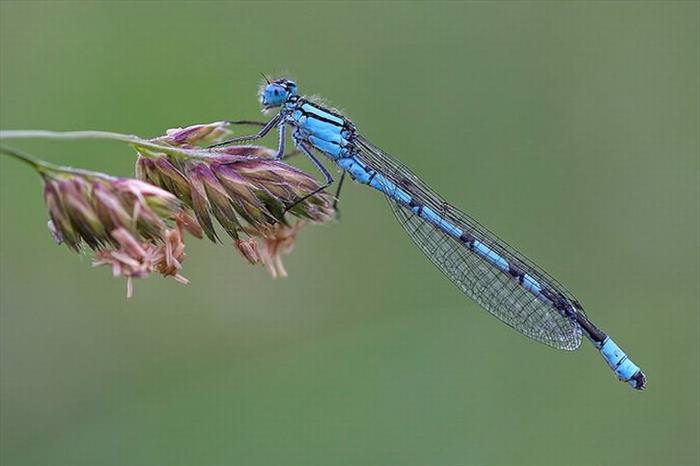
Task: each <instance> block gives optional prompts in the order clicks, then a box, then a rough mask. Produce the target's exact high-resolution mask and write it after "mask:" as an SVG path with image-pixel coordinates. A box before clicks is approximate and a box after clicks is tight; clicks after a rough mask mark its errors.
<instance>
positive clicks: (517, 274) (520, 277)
mask: <svg viewBox="0 0 700 466" xmlns="http://www.w3.org/2000/svg"><path fill="white" fill-rule="evenodd" d="M508 273H509V274H510V276H511V277H513V278H514V279H516V280H517V281H518V283H520V284H521V285H522V284H523V281H524V279H525V272H523V271H522V270H521V269H520V267H518V266H517V265H514V264H512V263H510V262H509V263H508Z"/></svg>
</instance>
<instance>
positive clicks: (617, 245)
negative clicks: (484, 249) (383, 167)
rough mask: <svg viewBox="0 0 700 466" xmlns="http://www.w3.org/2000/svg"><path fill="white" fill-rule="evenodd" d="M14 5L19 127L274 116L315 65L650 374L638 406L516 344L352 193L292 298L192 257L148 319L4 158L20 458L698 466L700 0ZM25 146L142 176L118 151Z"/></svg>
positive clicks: (9, 89)
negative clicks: (65, 236)
mask: <svg viewBox="0 0 700 466" xmlns="http://www.w3.org/2000/svg"><path fill="white" fill-rule="evenodd" d="M0 13H1V15H0V16H1V23H0V25H1V29H0V39H1V40H0V52H1V54H0V102H1V108H0V117H1V120H0V126H1V127H2V128H3V129H19V128H42V129H54V130H69V129H103V130H113V131H121V132H127V133H133V134H138V135H142V136H155V135H158V134H160V133H162V132H163V130H164V129H165V128H169V127H176V126H181V125H187V124H191V123H197V122H208V121H214V120H219V119H226V118H234V119H235V118H260V115H259V108H258V103H257V100H256V95H255V92H256V86H257V85H258V82H259V80H260V75H259V72H266V73H271V74H279V73H282V72H285V73H290V74H291V75H292V76H294V77H295V78H296V79H297V80H298V82H299V84H300V87H301V90H302V92H305V93H309V94H316V93H318V94H320V95H323V96H324V97H326V98H327V99H329V101H330V102H332V103H333V104H335V105H337V106H338V107H339V108H341V109H343V111H345V112H347V114H348V115H349V116H350V117H351V118H352V119H353V120H354V121H355V123H356V124H357V125H358V126H359V128H360V130H361V131H362V132H363V133H365V134H366V135H367V136H368V137H369V138H370V139H371V140H373V141H374V142H375V143H377V144H378V145H380V146H381V147H383V148H385V149H386V150H388V151H389V152H391V153H394V154H396V155H397V156H399V158H400V159H401V160H403V161H404V162H405V163H407V164H408V165H409V166H411V167H412V168H413V169H414V170H415V171H416V172H417V173H420V174H421V175H422V176H423V177H424V178H425V180H426V181H428V182H429V183H430V184H431V185H433V186H434V187H435V188H436V189H437V190H438V191H439V192H440V193H441V194H443V195H444V196H445V197H447V198H448V199H450V200H451V201H452V202H454V203H455V204H456V205H458V206H460V207H461V208H462V209H464V210H465V211H467V212H469V213H471V214H472V215H474V216H475V217H476V218H478V219H480V221H481V222H482V223H484V224H485V225H486V226H488V227H489V228H491V229H492V230H495V231H496V232H498V233H499V235H500V236H501V237H503V238H504V239H506V240H508V241H509V242H510V243H511V244H512V245H514V246H516V247H517V248H518V249H520V250H522V251H525V252H526V253H527V255H528V256H529V257H531V258H533V259H534V260H536V261H537V262H538V263H539V264H542V265H544V266H545V267H546V268H547V270H549V271H550V273H551V274H553V275H554V276H556V277H557V278H558V279H559V280H560V281H562V282H563V283H565V284H567V286H568V288H570V289H571V290H572V291H573V292H575V293H576V294H577V295H578V296H579V297H580V298H581V300H582V301H583V303H584V304H585V305H586V308H587V310H588V314H589V316H591V318H592V319H593V321H594V322H596V323H598V324H599V325H600V326H601V327H602V328H603V329H605V330H607V331H608V332H609V333H610V334H611V335H613V336H614V337H615V338H616V340H617V341H618V342H619V343H621V345H622V346H623V347H624V348H625V349H626V350H627V351H628V352H629V353H630V354H631V355H632V357H633V359H634V360H635V361H636V362H637V363H638V364H639V365H640V366H642V367H643V368H644V369H645V371H646V372H647V374H648V377H649V388H648V390H647V391H646V392H643V393H637V392H635V391H633V390H632V389H630V388H629V387H627V386H626V385H624V384H621V383H619V382H617V381H616V380H615V379H614V376H613V375H612V374H611V373H610V371H609V370H608V369H607V368H606V367H605V365H604V363H603V362H602V360H601V358H600V357H599V355H598V354H596V352H595V351H594V350H593V349H592V347H591V346H590V345H589V344H588V343H585V344H584V345H583V346H582V348H581V350H580V351H579V352H576V353H564V352H558V351H554V350H551V349H549V348H547V347H545V346H543V345H539V344H537V343H535V342H533V341H530V340H528V339H527V338H525V337H522V336H521V335H519V334H518V333H516V332H513V331H511V330H510V329H508V328H507V327H505V326H503V325H502V324H500V323H499V322H498V321H497V320H496V319H493V318H491V317H490V316H489V315H488V314H487V313H486V312H483V311H482V310H480V309H479V308H478V306H477V305H475V304H474V303H473V302H471V301H469V300H467V299H465V298H464V297H463V296H462V295H461V294H460V293H459V292H458V291H456V290H455V289H454V288H453V287H452V285H451V284H450V283H449V282H448V281H447V280H445V279H444V278H443V277H442V275H441V274H440V273H439V272H437V271H436V270H435V269H434V268H433V266H432V265H431V264H430V263H429V262H427V261H426V260H425V258H424V257H423V256H422V254H421V253H420V252H419V251H418V250H417V249H416V248H414V247H413V245H412V243H411V242H410V241H409V239H408V238H407V237H406V235H405V234H404V233H403V231H402V230H401V228H400V227H399V226H398V225H397V224H396V223H395V221H394V219H393V216H392V214H391V212H390V210H389V208H388V206H387V205H386V202H385V201H384V200H383V199H382V198H381V197H380V196H379V195H378V194H376V193H375V192H371V191H370V190H368V189H366V188H364V187H361V186H358V185H354V184H348V185H347V189H346V190H345V192H344V195H343V199H342V210H343V215H342V219H341V221H340V222H339V223H335V224H332V225H328V226H321V227H311V228H308V229H307V230H306V231H304V232H303V234H302V235H301V237H300V240H299V242H298V243H297V245H296V249H295V251H294V253H293V254H292V255H291V256H290V257H289V258H288V259H287V260H286V265H287V268H288V270H289V272H290V277H289V278H288V279H285V280H276V281H273V280H271V279H270V278H269V277H268V276H267V275H266V273H265V271H264V270H263V269H262V268H252V267H250V266H248V265H246V264H244V263H243V261H242V260H241V259H240V257H239V256H238V255H237V253H236V252H235V251H234V250H233V249H232V248H231V247H230V246H228V245H220V246H215V245H212V244H210V243H207V242H204V241H199V242H196V241H190V242H189V244H188V259H187V261H186V263H185V270H184V274H185V275H186V276H187V277H188V278H190V279H191V281H192V283H191V285H190V286H187V287H184V286H180V285H178V284H176V283H175V282H173V281H167V280H163V279H160V278H156V277H152V278H150V279H148V280H146V281H139V282H137V283H136V296H135V297H134V299H132V300H131V301H127V300H126V299H125V298H124V282H123V281H122V280H120V279H113V278H111V275H110V272H109V270H107V269H99V270H91V267H90V260H89V257H87V256H86V257H82V258H81V257H78V256H76V255H74V254H72V253H71V252H70V251H69V250H68V249H67V248H65V247H57V246H55V245H54V244H53V242H52V240H51V238H50V237H49V235H48V232H47V230H46V213H45V209H44V207H43V201H42V198H41V185H40V182H39V179H38V178H37V176H36V175H35V174H34V173H32V172H31V171H30V170H28V169H27V168H26V167H25V166H23V165H20V164H19V163H17V162H15V161H12V160H9V159H7V158H6V157H3V158H2V161H1V165H0V166H1V175H0V195H1V204H0V206H1V208H2V210H1V214H2V223H1V229H0V233H1V241H2V242H1V265H0V267H1V268H0V272H1V282H0V283H1V284H2V290H1V291H2V296H1V298H0V299H1V301H0V304H1V306H2V309H1V319H2V320H1V325H2V328H1V332H2V333H1V337H2V339H1V342H0V343H1V350H2V354H1V359H0V361H1V363H2V366H1V369H2V374H1V375H2V385H1V387H2V389H1V402H2V404H1V415H0V421H1V424H0V427H1V437H0V440H1V442H2V444H1V451H2V452H1V453H0V458H1V460H2V463H3V464H7V465H20V464H27V465H28V464H32V465H43V464H66V465H68V464H70V465H81V464H86V465H87V464H90V465H100V464H115V465H116V464H139V465H150V464H169V465H174V464H318V465H333V464H396V465H403V464H475V463H484V464H556V465H564V464H596V465H599V464H669V465H670V464H674V465H675V464H697V463H698V461H700V454H699V452H698V434H699V432H698V417H699V414H698V412H699V410H700V401H699V399H698V398H699V394H698V393H699V379H698V377H699V375H698V365H699V358H700V357H699V353H700V351H699V347H698V345H699V338H700V335H699V320H698V315H699V309H698V306H699V304H698V303H699V280H700V278H699V275H700V274H699V265H698V264H699V263H700V258H699V257H698V250H699V245H698V242H699V239H698V238H699V232H698V208H699V206H698V203H699V201H698V198H699V192H698V189H699V182H698V177H699V174H700V167H699V163H698V162H699V157H700V156H699V151H700V147H699V146H700V144H699V139H700V138H699V136H698V127H699V125H700V121H699V113H700V112H699V106H700V103H699V99H700V96H699V91H698V88H699V87H700V85H699V77H698V70H699V67H700V64H699V61H698V56H699V45H698V43H699V33H698V29H699V26H698V24H699V21H700V8H699V6H698V3H697V2H676V3H673V2H664V3H654V2H637V3H635V2H621V3H603V2H590V3H587V2H578V3H564V2H561V3H557V2H545V3H505V2H498V3H488V4H487V3H466V4H459V3H429V4H428V3H425V4H420V3H382V4H369V3H362V4H335V3H333V4H327V3H320V2H319V3H304V4H291V3H218V2H217V3H187V2H177V3H170V4H168V3H165V2H162V3H161V2H153V3H148V4H144V3H130V2H126V1H123V2H112V3H90V2H47V3H43V2H9V1H2V3H1V6H0ZM266 142H267V143H269V144H274V143H275V142H274V139H273V138H270V139H269V140H266ZM10 144H12V145H13V146H14V147H18V148H22V149H25V150H27V151H29V152H31V153H33V154H35V155H37V156H40V157H43V158H45V159H48V160H50V161H53V162H59V163H65V164H71V165H74V166H79V167H86V168H93V169H99V170H103V171H108V172H110V173H114V174H120V175H129V174H130V173H132V167H133V161H134V158H133V155H132V153H131V151H130V150H129V149H128V148H127V147H124V146H121V145H119V144H117V143H111V142H95V141H89V142H60V141H12V142H11V143H10ZM294 163H296V164H298V165H300V166H301V167H303V168H308V167H309V166H308V164H306V163H305V161H302V160H299V161H296V162H294Z"/></svg>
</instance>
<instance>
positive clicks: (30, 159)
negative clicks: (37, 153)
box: [0, 146, 114, 180]
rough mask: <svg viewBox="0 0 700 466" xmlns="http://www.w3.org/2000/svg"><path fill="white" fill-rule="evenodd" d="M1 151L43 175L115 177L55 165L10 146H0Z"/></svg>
mask: <svg viewBox="0 0 700 466" xmlns="http://www.w3.org/2000/svg"><path fill="white" fill-rule="evenodd" d="M0 153H2V154H5V155H9V156H10V157H13V158H15V159H17V160H21V161H22V162H24V163H26V164H28V165H30V166H31V167H32V168H34V169H35V170H36V171H37V172H39V174H41V175H45V174H47V173H65V174H68V175H80V176H85V177H92V178H102V179H109V180H112V179H114V177H112V176H109V175H105V174H104V173H100V172H93V171H90V170H83V169H80V168H72V167H62V166H60V165H54V164H52V163H49V162H46V161H44V160H41V159H38V158H36V157H34V156H33V155H29V154H27V153H24V152H21V151H18V150H17V149H10V148H9V147H5V146H0Z"/></svg>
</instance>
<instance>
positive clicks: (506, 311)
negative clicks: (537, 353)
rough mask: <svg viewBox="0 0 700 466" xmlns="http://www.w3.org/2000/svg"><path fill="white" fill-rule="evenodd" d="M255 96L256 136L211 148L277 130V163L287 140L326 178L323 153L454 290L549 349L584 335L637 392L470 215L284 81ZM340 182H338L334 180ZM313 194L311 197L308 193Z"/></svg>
mask: <svg viewBox="0 0 700 466" xmlns="http://www.w3.org/2000/svg"><path fill="white" fill-rule="evenodd" d="M265 81H266V82H265V83H264V84H263V86H262V87H261V89H260V102H261V104H262V106H263V108H264V109H265V110H270V109H274V108H279V112H278V113H277V114H276V115H275V116H274V117H273V118H272V119H271V120H270V121H269V122H267V123H266V124H264V126H263V127H262V129H261V130H260V131H259V132H258V133H257V134H255V135H252V136H247V137H239V138H235V139H231V140H228V141H225V142H223V143H221V144H217V145H225V144H233V143H238V142H244V141H251V140H255V139H260V138H262V137H264V136H265V135H266V134H267V133H269V132H270V131H271V130H272V129H274V128H277V130H278V131H279V146H278V152H277V156H278V157H280V158H281V157H282V156H283V155H284V149H285V136H286V130H287V128H291V129H292V135H291V136H292V140H293V141H294V144H295V145H296V147H297V148H298V149H299V150H300V151H301V152H303V153H304V154H306V156H308V157H309V159H310V160H311V161H312V162H313V163H314V165H315V166H316V167H317V168H318V169H319V171H320V172H321V173H322V174H323V176H324V177H325V180H326V184H325V185H324V186H323V188H326V187H328V186H329V185H330V184H331V183H332V182H333V177H332V176H331V174H330V172H329V171H328V170H327V169H326V168H325V167H324V166H323V164H321V162H320V161H319V160H318V158H317V157H316V155H315V154H314V153H315V152H318V153H321V154H324V155H325V156H327V157H328V158H330V159H331V160H332V161H333V162H334V163H335V164H336V165H337V166H338V167H339V168H341V169H342V170H343V176H344V175H345V173H348V174H349V175H350V176H351V177H352V178H353V179H354V180H355V181H357V182H358V183H361V184H365V185H368V186H370V187H372V188H374V189H376V190H378V191H380V192H382V193H383V194H384V195H385V196H386V197H387V199H388V200H389V204H390V205H391V208H392V209H393V211H394V214H395V215H396V218H397V219H398V221H399V223H401V226H402V227H403V228H404V229H405V230H406V231H407V232H408V234H409V236H410V237H411V239H413V241H414V242H415V243H416V245H418V247H419V248H420V249H421V250H422V251H423V252H424V253H425V255H426V256H427V257H428V258H429V259H430V260H431V261H432V262H433V263H434V264H435V265H436V266H437V267H438V268H439V269H440V270H441V271H442V272H443V273H444V274H445V275H446V276H447V277H448V278H449V279H450V280H451V281H452V282H453V283H454V284H455V285H456V286H457V288H459V289H460V290H461V291H462V292H463V293H464V294H466V295H467V296H469V297H470V298H472V299H473V300H475V301H476V302H477V303H479V304H480V305H481V306H483V307H484V309H486V310H487V311H488V312H490V313H491V314H492V315H494V316H495V317H497V318H499V319H500V320H502V321H503V322H505V323H506V324H507V325H509V326H511V327H513V328H514V329H516V330H517V331H519V332H521V333H523V334H525V335H527V336H528V337H530V338H533V339H535V340H537V341H539V342H542V343H545V344H547V345H549V346H552V347H554V348H558V349H562V350H567V351H574V350H576V349H577V348H578V347H579V346H580V344H581V340H582V336H583V335H585V336H586V337H587V338H588V339H589V340H590V341H591V342H592V343H593V345H594V346H595V347H596V348H597V349H598V351H600V353H601V355H602V356H603V358H604V359H605V361H606V362H607V363H608V365H609V366H610V368H611V369H612V370H613V371H614V372H615V374H616V375H617V377H618V378H619V379H620V380H622V381H624V382H628V383H629V384H630V385H631V386H632V387H634V388H636V389H639V390H641V389H644V388H645V385H646V377H645V375H644V373H643V372H642V371H641V370H640V368H639V367H638V366H637V365H636V364H634V363H633V362H632V361H631V360H630V359H629V358H628V357H627V355H626V354H625V352H624V351H622V349H621V348H620V347H619V346H618V345H617V344H616V343H615V342H614V341H613V340H612V338H610V337H609V336H608V335H607V334H605V333H604V332H603V331H602V330H600V329H599V328H598V327H596V326H595V325H593V323H591V321H590V320H588V317H587V316H586V314H585V313H584V311H583V307H582V305H581V304H580V302H579V301H578V300H577V299H576V298H575V297H574V295H573V294H572V293H570V292H569V291H568V290H567V289H566V288H564V287H563V286H562V285H561V284H559V283H558V282H557V281H556V280H554V279H553V278H552V277H550V276H549V275H548V274H547V273H546V272H545V271H544V270H542V269H541V268H539V267H538V266H537V265H535V264H534V263H533V262H531V261H530V260H528V259H527V258H526V257H525V256H523V255H522V254H520V253H518V252H517V251H515V250H514V249H513V248H511V247H510V246H508V245H507V244H506V243H505V242H504V241H502V240H501V239H499V238H498V237H497V236H496V235H494V234H493V233H491V232H490V231H488V230H487V229H486V228H484V227H483V226H482V225H480V224H479V223H478V222H477V221H476V220H474V219H473V218H471V217H470V216H469V215H467V214H465V213H463V212H461V211H460V210H459V209H457V208H455V207H453V206H452V205H451V204H449V203H448V202H447V201H445V200H444V199H443V198H442V197H440V196H439V195H438V194H437V193H435V191H433V190H432V189H431V188H430V187H428V186H427V185H426V184H425V183H424V182H423V181H421V179H420V178H418V176H416V175H415V174H414V173H413V172H412V171H411V170H409V169H408V168H407V167H406V166H404V165H403V164H402V163H400V162H399V161H397V160H396V159H394V158H393V157H391V156H390V155H389V154H387V153H386V152H384V151H383V150H381V149H379V148H378V147H376V146H375V145H373V144H372V143H371V142H369V141H368V140H367V139H366V138H365V137H364V136H363V135H362V134H361V133H359V132H358V131H357V129H356V127H355V125H354V124H353V123H352V122H351V121H350V120H349V119H348V118H346V117H345V116H343V115H342V114H341V113H340V112H338V111H335V110H333V109H330V108H328V107H326V106H324V105H322V104H320V103H319V102H317V101H315V100H313V99H311V98H307V97H304V96H301V95H299V93H298V88H297V85H296V83H295V82H294V81H292V80H290V79H285V78H282V79H276V80H274V81H269V80H268V79H267V78H266V79H265ZM341 182H342V178H341ZM309 194H312V193H309Z"/></svg>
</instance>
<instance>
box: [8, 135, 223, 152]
mask: <svg viewBox="0 0 700 466" xmlns="http://www.w3.org/2000/svg"><path fill="white" fill-rule="evenodd" d="M2 139H66V140H82V139H105V140H111V141H119V142H125V143H127V144H129V145H132V146H134V147H135V148H136V149H137V150H138V149H139V148H140V149H148V150H150V151H156V152H159V153H164V154H166V155H171V156H173V157H179V158H185V159H201V158H208V157H211V153H210V152H209V151H208V150H206V149H186V148H180V147H173V146H169V145H167V144H159V143H155V142H153V141H149V140H147V139H142V138H140V137H138V136H133V135H129V134H121V133H113V132H110V131H46V130H32V129H30V130H24V129H18V130H5V131H0V140H2Z"/></svg>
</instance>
